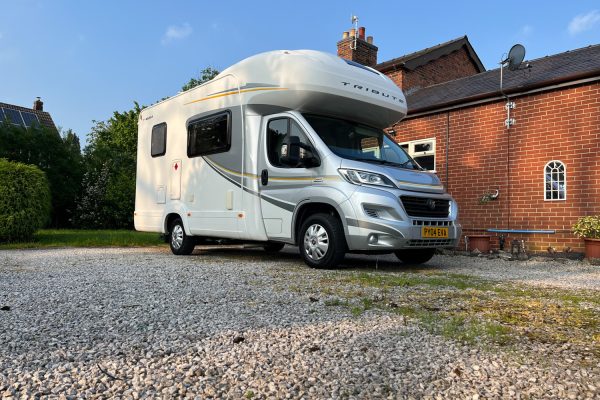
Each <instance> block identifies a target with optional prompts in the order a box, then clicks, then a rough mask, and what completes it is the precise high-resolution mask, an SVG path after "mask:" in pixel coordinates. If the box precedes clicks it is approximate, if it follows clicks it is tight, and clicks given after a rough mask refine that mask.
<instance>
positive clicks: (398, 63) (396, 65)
mask: <svg viewBox="0 0 600 400" xmlns="http://www.w3.org/2000/svg"><path fill="white" fill-rule="evenodd" d="M462 47H465V49H466V50H467V53H468V54H469V57H470V58H471V60H472V61H473V64H474V65H475V66H476V68H477V69H478V70H479V72H484V71H485V67H484V66H483V64H482V63H481V60H480V59H479V56H477V53H475V50H474V49H473V46H471V43H469V38H467V36H463V37H459V38H456V39H454V40H450V41H448V42H445V43H440V44H438V45H436V46H433V47H428V48H426V49H423V50H419V51H417V52H414V53H410V54H406V55H403V56H402V57H398V58H394V59H393V60H389V61H385V62H382V63H380V64H377V65H376V66H375V67H374V68H375V69H376V70H378V71H379V72H383V73H385V72H387V71H390V70H393V69H400V68H403V69H406V70H409V71H412V70H414V69H415V68H417V67H420V66H422V65H425V64H427V63H428V62H430V61H433V60H435V59H438V58H440V57H443V56H446V55H448V54H450V53H453V52H455V51H456V50H459V49H460V48H462Z"/></svg>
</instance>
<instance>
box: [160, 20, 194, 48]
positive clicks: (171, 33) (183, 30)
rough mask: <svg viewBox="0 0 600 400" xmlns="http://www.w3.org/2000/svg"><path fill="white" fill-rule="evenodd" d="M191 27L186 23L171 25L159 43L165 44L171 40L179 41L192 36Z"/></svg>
mask: <svg viewBox="0 0 600 400" xmlns="http://www.w3.org/2000/svg"><path fill="white" fill-rule="evenodd" d="M192 31H193V29H192V27H191V26H190V24H188V23H187V22H185V23H183V24H181V25H171V26H169V27H168V28H167V31H166V32H165V34H164V35H163V37H162V40H161V43H162V44H167V43H169V42H171V41H173V40H181V39H185V38H186V37H188V36H190V35H191V34H192Z"/></svg>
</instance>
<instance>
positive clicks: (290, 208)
mask: <svg viewBox="0 0 600 400" xmlns="http://www.w3.org/2000/svg"><path fill="white" fill-rule="evenodd" d="M202 158H203V159H204V161H206V164H207V165H208V166H209V167H211V168H212V169H213V170H214V171H215V172H216V173H217V174H219V175H221V176H222V177H223V178H225V179H227V180H228V181H229V182H231V183H233V184H234V185H236V186H237V187H239V188H243V189H244V191H245V192H248V193H250V194H252V195H254V196H257V197H260V198H261V199H263V200H264V201H266V202H269V203H271V204H273V205H274V206H277V207H279V208H283V209H284V210H286V211H289V212H293V211H294V209H295V208H296V205H295V204H294V203H288V202H285V201H283V200H279V199H275V198H273V197H270V196H265V195H264V194H262V193H258V192H256V191H254V190H252V189H250V188H248V187H246V186H243V187H242V184H241V183H240V182H238V181H236V180H234V179H233V178H230V177H229V176H227V173H226V172H225V171H222V170H221V169H220V168H219V167H217V166H216V165H214V164H213V163H211V162H210V160H208V159H207V158H205V157H202Z"/></svg>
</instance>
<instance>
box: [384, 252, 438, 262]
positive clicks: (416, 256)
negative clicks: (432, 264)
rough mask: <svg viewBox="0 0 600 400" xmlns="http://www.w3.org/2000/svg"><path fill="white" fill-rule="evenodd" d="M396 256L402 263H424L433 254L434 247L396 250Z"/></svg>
mask: <svg viewBox="0 0 600 400" xmlns="http://www.w3.org/2000/svg"><path fill="white" fill-rule="evenodd" d="M394 254H396V257H398V258H399V259H400V261H402V262H403V263H404V264H424V263H426V262H427V261H429V260H431V258H432V257H433V255H434V254H435V249H406V250H396V251H395V252H394Z"/></svg>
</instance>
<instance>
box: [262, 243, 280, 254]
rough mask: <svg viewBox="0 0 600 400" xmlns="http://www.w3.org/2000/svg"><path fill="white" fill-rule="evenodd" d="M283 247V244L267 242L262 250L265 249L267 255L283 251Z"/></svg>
mask: <svg viewBox="0 0 600 400" xmlns="http://www.w3.org/2000/svg"><path fill="white" fill-rule="evenodd" d="M284 246H285V243H279V242H269V243H266V244H264V245H263V249H265V251H266V252H267V253H277V252H278V251H280V250H281V249H283V247H284Z"/></svg>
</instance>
